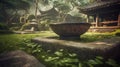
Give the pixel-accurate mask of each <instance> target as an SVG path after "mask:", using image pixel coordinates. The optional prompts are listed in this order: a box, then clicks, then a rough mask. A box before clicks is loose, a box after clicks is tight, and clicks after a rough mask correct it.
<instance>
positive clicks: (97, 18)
mask: <svg viewBox="0 0 120 67" xmlns="http://www.w3.org/2000/svg"><path fill="white" fill-rule="evenodd" d="M98 26H99V15H98V14H97V15H96V27H98Z"/></svg>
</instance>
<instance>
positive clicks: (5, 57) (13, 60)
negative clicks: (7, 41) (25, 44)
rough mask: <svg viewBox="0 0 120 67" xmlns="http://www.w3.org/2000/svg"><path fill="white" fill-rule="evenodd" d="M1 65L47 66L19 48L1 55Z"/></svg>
mask: <svg viewBox="0 0 120 67" xmlns="http://www.w3.org/2000/svg"><path fill="white" fill-rule="evenodd" d="M0 67H45V66H44V65H43V64H41V63H40V62H39V61H38V60H37V59H36V58H35V57H33V56H31V55H29V54H27V53H25V52H24V51H21V50H17V51H11V52H8V53H3V54H1V55H0Z"/></svg>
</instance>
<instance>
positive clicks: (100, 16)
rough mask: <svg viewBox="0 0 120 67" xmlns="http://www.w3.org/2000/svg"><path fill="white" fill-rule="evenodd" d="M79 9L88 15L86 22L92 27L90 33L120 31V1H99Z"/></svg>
mask: <svg viewBox="0 0 120 67" xmlns="http://www.w3.org/2000/svg"><path fill="white" fill-rule="evenodd" d="M79 9H80V12H82V13H84V14H86V15H87V20H86V22H88V23H91V25H92V26H91V28H90V31H95V32H96V31H97V32H112V31H115V30H116V29H120V0H97V1H96V2H95V3H93V4H90V5H87V6H84V7H82V8H79ZM91 16H92V17H93V21H92V22H91V21H90V17H91Z"/></svg>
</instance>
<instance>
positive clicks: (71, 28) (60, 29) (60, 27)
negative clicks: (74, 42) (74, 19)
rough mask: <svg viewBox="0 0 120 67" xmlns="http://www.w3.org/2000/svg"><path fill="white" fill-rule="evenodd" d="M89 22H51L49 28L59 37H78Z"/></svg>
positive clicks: (88, 25) (85, 29)
mask: <svg viewBox="0 0 120 67" xmlns="http://www.w3.org/2000/svg"><path fill="white" fill-rule="evenodd" d="M90 26H91V24H89V23H52V24H50V27H51V29H52V30H53V31H54V32H55V33H56V34H58V35H59V36H60V37H80V35H82V34H84V33H85V32H86V31H87V30H88V29H89V28H90Z"/></svg>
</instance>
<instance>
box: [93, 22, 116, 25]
mask: <svg viewBox="0 0 120 67" xmlns="http://www.w3.org/2000/svg"><path fill="white" fill-rule="evenodd" d="M91 24H92V26H96V22H92V23H91ZM109 24H116V26H117V24H118V21H104V22H99V24H98V26H107V25H109Z"/></svg>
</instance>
